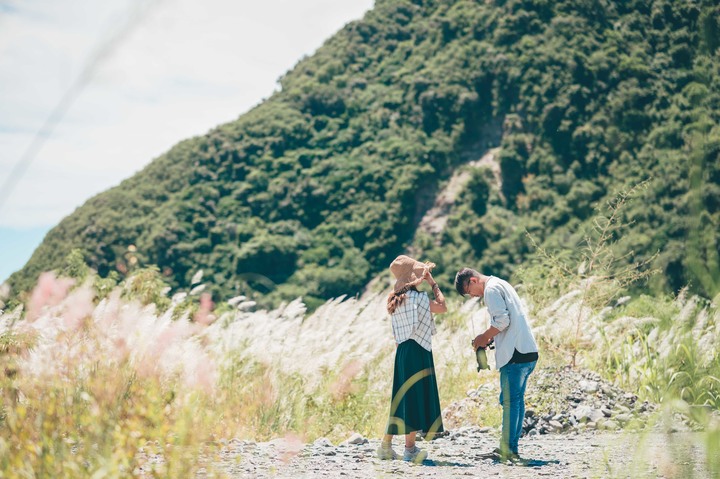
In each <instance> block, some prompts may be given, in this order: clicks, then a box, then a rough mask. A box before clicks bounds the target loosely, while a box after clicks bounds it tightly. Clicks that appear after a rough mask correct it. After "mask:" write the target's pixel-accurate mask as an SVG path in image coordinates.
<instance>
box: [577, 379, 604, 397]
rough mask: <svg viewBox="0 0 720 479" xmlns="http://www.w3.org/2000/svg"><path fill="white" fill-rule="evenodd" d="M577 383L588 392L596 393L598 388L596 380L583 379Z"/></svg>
mask: <svg viewBox="0 0 720 479" xmlns="http://www.w3.org/2000/svg"><path fill="white" fill-rule="evenodd" d="M578 385H579V386H580V389H581V390H582V391H583V392H585V393H588V394H592V393H596V392H597V391H598V388H599V385H598V383H597V381H586V380H584V379H583V380H582V381H580V383H579V384H578Z"/></svg>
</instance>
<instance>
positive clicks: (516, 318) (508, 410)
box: [455, 268, 538, 460]
mask: <svg viewBox="0 0 720 479" xmlns="http://www.w3.org/2000/svg"><path fill="white" fill-rule="evenodd" d="M455 289H456V290H457V292H458V293H460V294H461V295H463V296H465V295H466V294H468V295H470V296H472V297H474V298H483V299H484V301H485V305H486V306H487V309H488V312H489V313H490V327H489V328H488V329H487V331H485V332H484V333H482V334H480V335H478V336H477V337H476V338H475V339H474V340H473V347H474V348H475V349H477V348H481V347H482V348H484V347H486V346H487V345H488V344H489V343H490V341H491V340H492V339H493V338H494V339H495V361H496V363H497V368H498V370H499V371H500V404H502V408H503V420H502V438H501V440H500V449H499V450H496V452H497V453H498V454H500V457H501V459H502V460H508V459H510V460H517V459H519V457H520V456H519V455H518V441H519V439H520V435H521V434H522V425H523V419H524V418H525V387H526V386H527V380H528V377H529V376H530V373H532V372H533V370H534V369H535V364H537V360H538V348H537V344H536V343H535V338H534V337H533V333H532V331H531V330H530V326H529V325H528V322H527V317H526V316H525V313H524V312H523V309H522V305H521V303H520V297H519V296H518V294H517V292H516V291H515V288H513V287H512V286H511V285H510V284H509V283H508V282H507V281H503V280H502V279H500V278H496V277H495V276H486V275H484V274H480V273H478V272H477V271H475V270H474V269H470V268H463V269H461V270H460V271H458V273H457V275H456V276H455Z"/></svg>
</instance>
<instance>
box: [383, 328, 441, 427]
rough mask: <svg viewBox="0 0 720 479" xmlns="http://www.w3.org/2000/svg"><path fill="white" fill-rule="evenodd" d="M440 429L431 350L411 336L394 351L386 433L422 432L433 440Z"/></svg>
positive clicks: (438, 404)
mask: <svg viewBox="0 0 720 479" xmlns="http://www.w3.org/2000/svg"><path fill="white" fill-rule="evenodd" d="M443 430H444V429H443V424H442V415H441V410H440V398H439V397H438V387H437V380H436V379H435V362H434V361H433V356H432V352H430V351H428V350H427V349H425V348H423V347H422V346H420V345H419V344H418V343H417V342H415V341H413V340H412V339H410V340H408V341H403V342H402V343H400V345H398V347H397V350H396V352H395V374H394V378H393V389H392V402H391V403H390V419H389V420H388V425H387V430H386V431H387V434H408V433H410V432H413V431H425V433H426V437H427V438H428V439H432V437H433V435H434V434H436V433H438V432H442V431H443Z"/></svg>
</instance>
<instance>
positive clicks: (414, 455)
mask: <svg viewBox="0 0 720 479" xmlns="http://www.w3.org/2000/svg"><path fill="white" fill-rule="evenodd" d="M427 456H428V455H427V452H425V451H423V450H422V449H420V448H419V447H417V446H413V448H412V449H408V448H407V447H406V448H405V454H403V459H404V460H406V461H410V462H414V463H415V464H420V463H421V462H423V461H424V460H425V459H427Z"/></svg>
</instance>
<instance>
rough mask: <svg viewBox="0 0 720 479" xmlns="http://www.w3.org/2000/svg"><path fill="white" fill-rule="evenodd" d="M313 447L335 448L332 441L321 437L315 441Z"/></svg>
mask: <svg viewBox="0 0 720 479" xmlns="http://www.w3.org/2000/svg"><path fill="white" fill-rule="evenodd" d="M313 446H315V447H335V446H333V443H332V442H330V439H328V438H326V437H319V438H317V439H315V442H313Z"/></svg>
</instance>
